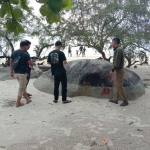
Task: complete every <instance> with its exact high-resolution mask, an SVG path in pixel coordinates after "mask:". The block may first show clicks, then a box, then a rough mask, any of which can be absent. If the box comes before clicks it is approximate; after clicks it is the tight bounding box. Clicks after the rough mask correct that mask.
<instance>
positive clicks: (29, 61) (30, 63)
mask: <svg viewBox="0 0 150 150" xmlns="http://www.w3.org/2000/svg"><path fill="white" fill-rule="evenodd" d="M25 57H26V60H27V62H28V64H29V66H30V67H31V68H32V67H33V66H35V63H34V62H33V61H32V60H31V58H30V55H29V54H25Z"/></svg>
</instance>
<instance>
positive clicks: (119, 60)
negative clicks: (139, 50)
mask: <svg viewBox="0 0 150 150" xmlns="http://www.w3.org/2000/svg"><path fill="white" fill-rule="evenodd" d="M112 47H113V48H114V57H113V67H112V72H111V73H110V75H111V76H114V88H113V92H114V95H113V100H109V101H110V102H112V103H115V104H118V99H119V97H120V98H121V99H122V100H123V102H122V103H121V105H120V106H127V105H128V104H129V103H128V99H127V96H126V93H125V91H124V88H123V77H124V53H123V50H122V48H121V47H120V39H119V38H114V39H113V40H112Z"/></svg>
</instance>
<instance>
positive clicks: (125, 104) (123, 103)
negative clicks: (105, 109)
mask: <svg viewBox="0 0 150 150" xmlns="http://www.w3.org/2000/svg"><path fill="white" fill-rule="evenodd" d="M127 105H129V103H128V102H125V101H123V102H122V103H121V105H120V106H127Z"/></svg>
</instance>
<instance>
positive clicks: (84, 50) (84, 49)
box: [83, 46, 86, 57]
mask: <svg viewBox="0 0 150 150" xmlns="http://www.w3.org/2000/svg"><path fill="white" fill-rule="evenodd" d="M85 52H86V48H85V46H84V48H83V57H85Z"/></svg>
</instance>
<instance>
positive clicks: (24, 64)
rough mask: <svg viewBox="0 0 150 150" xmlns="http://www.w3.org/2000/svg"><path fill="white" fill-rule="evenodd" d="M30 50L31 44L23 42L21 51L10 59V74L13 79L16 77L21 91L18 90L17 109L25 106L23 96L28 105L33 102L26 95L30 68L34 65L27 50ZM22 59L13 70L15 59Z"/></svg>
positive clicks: (13, 54) (15, 52)
mask: <svg viewBox="0 0 150 150" xmlns="http://www.w3.org/2000/svg"><path fill="white" fill-rule="evenodd" d="M29 48H30V43H28V42H27V41H22V42H21V43H20V49H19V50H16V51H14V52H13V53H12V55H11V58H10V72H11V77H14V76H15V77H16V78H17V80H18V82H19V90H18V97H17V101H16V107H19V106H23V104H22V103H21V102H20V101H21V98H22V96H24V97H25V99H26V103H27V104H28V103H29V102H31V100H29V97H28V95H27V93H26V86H27V82H28V81H27V76H28V68H29V65H30V66H31V67H32V66H33V65H34V64H33V63H32V61H31V59H30V55H29V54H28V52H27V50H29ZM19 56H20V57H21V58H20V61H19V64H18V66H17V68H16V69H15V70H13V68H12V63H13V61H14V60H15V58H18V57H19Z"/></svg>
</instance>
